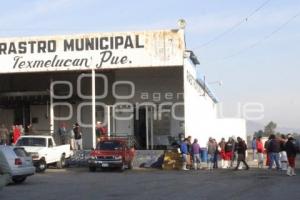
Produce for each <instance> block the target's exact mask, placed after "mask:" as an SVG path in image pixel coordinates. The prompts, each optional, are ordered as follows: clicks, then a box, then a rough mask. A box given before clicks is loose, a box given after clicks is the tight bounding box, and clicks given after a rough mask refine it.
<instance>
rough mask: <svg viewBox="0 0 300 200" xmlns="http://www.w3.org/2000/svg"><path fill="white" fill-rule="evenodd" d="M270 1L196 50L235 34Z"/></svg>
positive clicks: (267, 0) (268, 0)
mask: <svg viewBox="0 0 300 200" xmlns="http://www.w3.org/2000/svg"><path fill="white" fill-rule="evenodd" d="M270 1H272V0H266V1H264V2H263V3H262V4H260V5H259V6H258V7H257V8H255V9H254V10H253V11H252V12H251V13H250V14H248V15H247V16H246V17H244V18H243V19H242V20H240V21H238V22H237V23H236V24H234V25H233V26H231V27H230V28H229V29H227V30H225V31H223V32H222V33H220V34H219V35H216V36H215V37H214V38H212V39H211V40H208V41H206V42H204V43H202V44H200V45H199V46H197V47H195V49H200V48H204V47H207V46H209V45H210V44H212V43H214V42H215V41H217V40H219V39H221V38H222V37H224V36H226V35H227V34H229V33H231V32H233V31H234V30H235V29H237V28H238V27H239V26H241V25H242V24H243V23H244V22H247V21H248V20H249V18H251V17H252V16H253V15H254V14H255V13H257V12H258V11H259V10H261V9H263V8H264V7H265V6H266V5H267V4H268V3H269V2H270Z"/></svg>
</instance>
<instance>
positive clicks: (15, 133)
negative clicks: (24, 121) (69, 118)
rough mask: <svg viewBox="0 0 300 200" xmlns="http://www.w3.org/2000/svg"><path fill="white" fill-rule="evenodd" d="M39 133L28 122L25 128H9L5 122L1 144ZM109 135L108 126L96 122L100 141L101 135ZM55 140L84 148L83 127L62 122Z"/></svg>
mask: <svg viewBox="0 0 300 200" xmlns="http://www.w3.org/2000/svg"><path fill="white" fill-rule="evenodd" d="M34 134H39V133H38V132H36V131H35V130H34V129H33V126H32V124H28V125H26V126H25V128H24V127H23V126H22V125H19V124H16V125H13V126H11V129H8V128H7V127H6V126H5V124H1V126H0V145H12V144H15V143H16V141H17V140H18V139H19V137H21V136H22V135H34ZM106 135H107V128H106V127H105V126H104V124H103V123H102V122H100V121H98V122H97V124H96V138H97V141H100V138H101V137H104V136H106ZM53 137H54V139H55V142H56V143H57V144H60V145H63V144H70V146H71V148H72V149H73V150H82V149H83V146H82V129H81V127H80V125H79V123H77V122H76V123H74V124H73V126H72V127H70V128H69V126H68V124H67V123H66V122H62V123H60V125H59V128H58V129H57V131H56V132H55V133H54V134H53Z"/></svg>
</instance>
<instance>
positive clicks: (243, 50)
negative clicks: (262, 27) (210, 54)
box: [220, 12, 300, 60]
mask: <svg viewBox="0 0 300 200" xmlns="http://www.w3.org/2000/svg"><path fill="white" fill-rule="evenodd" d="M299 16H300V12H298V13H297V14H295V15H293V16H292V17H290V18H289V19H288V20H286V21H285V22H284V23H282V24H281V25H280V26H278V27H277V28H276V29H274V30H273V31H272V32H270V33H269V34H267V35H265V36H264V37H263V38H262V39H260V40H258V41H256V42H254V43H253V44H251V45H249V46H247V47H245V48H243V49H240V50H239V51H237V52H235V53H233V54H231V55H229V56H226V57H224V58H222V59H220V60H227V59H231V58H233V57H236V56H238V55H240V54H243V53H244V52H245V51H247V50H249V49H252V48H255V47H256V46H258V45H260V44H261V43H263V42H264V41H265V40H268V39H270V38H271V37H272V36H273V35H275V34H276V33H278V32H279V31H281V30H282V29H284V28H285V27H286V26H287V25H288V24H289V23H290V22H291V21H293V20H294V19H295V18H297V17H299Z"/></svg>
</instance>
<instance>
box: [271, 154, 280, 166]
mask: <svg viewBox="0 0 300 200" xmlns="http://www.w3.org/2000/svg"><path fill="white" fill-rule="evenodd" d="M274 161H275V164H276V168H277V169H280V164H279V153H274V152H271V153H270V165H269V169H272V167H273V164H274Z"/></svg>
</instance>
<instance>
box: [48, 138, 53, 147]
mask: <svg viewBox="0 0 300 200" xmlns="http://www.w3.org/2000/svg"><path fill="white" fill-rule="evenodd" d="M48 147H53V142H52V140H51V138H49V139H48Z"/></svg>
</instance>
